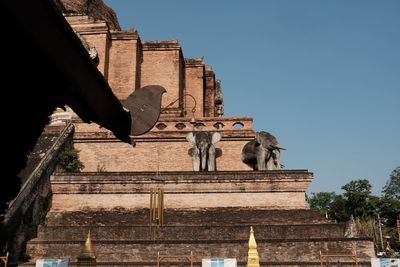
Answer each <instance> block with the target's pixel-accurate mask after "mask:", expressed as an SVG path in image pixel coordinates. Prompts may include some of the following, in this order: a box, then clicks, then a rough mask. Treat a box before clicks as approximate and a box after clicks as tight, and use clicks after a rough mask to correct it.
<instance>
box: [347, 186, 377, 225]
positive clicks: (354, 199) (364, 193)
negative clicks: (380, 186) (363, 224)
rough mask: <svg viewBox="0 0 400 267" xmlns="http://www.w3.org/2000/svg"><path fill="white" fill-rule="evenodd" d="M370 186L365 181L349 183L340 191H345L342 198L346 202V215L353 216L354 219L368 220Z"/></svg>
mask: <svg viewBox="0 0 400 267" xmlns="http://www.w3.org/2000/svg"><path fill="white" fill-rule="evenodd" d="M371 188H372V186H371V184H370V183H369V181H368V180H367V179H360V180H355V181H351V182H349V183H347V184H345V185H344V186H342V189H343V190H344V191H345V192H344V193H343V197H344V198H345V200H346V209H347V213H348V214H353V215H354V217H355V218H362V219H366V218H368V215H369V214H370V213H371V211H370V210H369V206H370V203H368V202H369V198H370V197H371Z"/></svg>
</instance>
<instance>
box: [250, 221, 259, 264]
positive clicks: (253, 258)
mask: <svg viewBox="0 0 400 267" xmlns="http://www.w3.org/2000/svg"><path fill="white" fill-rule="evenodd" d="M247 267H260V257H259V256H258V251H257V243H256V239H255V237H254V231H253V226H250V238H249V252H248V257H247Z"/></svg>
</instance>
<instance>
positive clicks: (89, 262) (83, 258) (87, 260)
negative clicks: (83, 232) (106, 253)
mask: <svg viewBox="0 0 400 267" xmlns="http://www.w3.org/2000/svg"><path fill="white" fill-rule="evenodd" d="M77 259H78V262H77V266H85V267H86V266H96V256H95V255H94V252H93V247H92V240H91V239H90V230H89V232H88V235H87V238H86V241H85V246H84V247H83V250H82V253H81V255H79V257H78V258H77Z"/></svg>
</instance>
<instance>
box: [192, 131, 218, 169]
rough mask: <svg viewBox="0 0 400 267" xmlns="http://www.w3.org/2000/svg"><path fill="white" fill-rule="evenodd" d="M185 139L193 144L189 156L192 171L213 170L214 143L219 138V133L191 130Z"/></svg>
mask: <svg viewBox="0 0 400 267" xmlns="http://www.w3.org/2000/svg"><path fill="white" fill-rule="evenodd" d="M186 140H188V141H189V142H190V143H192V144H193V148H192V149H191V156H192V161H193V170H194V171H200V170H201V171H206V170H208V171H215V147H214V144H215V143H217V142H218V141H219V140H221V135H220V134H219V133H216V132H214V133H211V132H195V133H193V132H191V133H188V135H187V136H186Z"/></svg>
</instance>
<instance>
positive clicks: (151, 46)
mask: <svg viewBox="0 0 400 267" xmlns="http://www.w3.org/2000/svg"><path fill="white" fill-rule="evenodd" d="M180 49H181V45H180V44H179V42H178V40H162V41H160V40H154V41H142V51H170V50H180Z"/></svg>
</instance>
